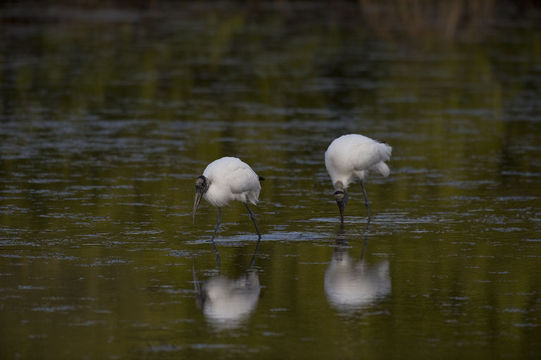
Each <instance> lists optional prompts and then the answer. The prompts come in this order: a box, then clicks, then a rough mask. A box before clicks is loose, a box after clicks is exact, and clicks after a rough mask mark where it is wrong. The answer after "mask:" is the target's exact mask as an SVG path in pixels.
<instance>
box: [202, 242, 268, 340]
mask: <svg viewBox="0 0 541 360" xmlns="http://www.w3.org/2000/svg"><path fill="white" fill-rule="evenodd" d="M213 247H214V250H215V251H216V260H217V264H218V271H219V270H220V260H219V259H220V256H219V254H218V252H217V251H218V250H217V249H216V247H215V246H214V244H213ZM258 248H259V241H258V242H257V245H256V248H255V251H254V254H253V255H252V260H251V261H250V265H249V266H248V270H246V272H245V273H244V274H243V275H242V276H241V277H239V278H237V279H231V278H229V277H227V276H224V275H221V274H219V275H217V276H215V277H212V278H210V279H208V280H206V281H205V282H204V283H203V285H200V283H199V281H198V280H197V276H196V273H195V268H194V269H193V276H194V284H195V289H196V291H197V295H196V303H197V306H198V307H199V308H201V309H202V310H203V314H204V315H205V317H206V319H207V320H208V321H209V323H210V324H211V325H213V326H214V327H215V328H216V329H218V330H221V329H231V328H235V327H238V326H240V325H241V324H242V323H243V322H244V321H245V320H247V319H248V318H249V316H250V314H251V313H252V312H253V311H254V310H255V308H256V306H257V302H258V300H259V294H260V292H261V286H260V284H259V275H258V273H257V270H255V269H253V264H254V261H255V256H256V253H257V250H258Z"/></svg>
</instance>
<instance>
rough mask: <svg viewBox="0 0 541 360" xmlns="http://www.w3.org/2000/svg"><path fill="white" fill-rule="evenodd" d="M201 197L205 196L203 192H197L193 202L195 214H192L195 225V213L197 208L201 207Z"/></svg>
mask: <svg viewBox="0 0 541 360" xmlns="http://www.w3.org/2000/svg"><path fill="white" fill-rule="evenodd" d="M201 196H203V193H202V192H201V191H198V190H195V199H194V201H193V214H192V221H193V223H194V224H195V212H196V211H197V207H198V206H199V203H200V202H201Z"/></svg>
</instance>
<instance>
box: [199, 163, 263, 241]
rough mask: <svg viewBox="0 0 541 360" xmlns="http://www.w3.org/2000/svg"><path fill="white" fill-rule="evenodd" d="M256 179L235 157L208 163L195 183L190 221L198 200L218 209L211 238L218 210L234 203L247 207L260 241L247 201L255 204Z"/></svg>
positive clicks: (257, 186) (259, 189)
mask: <svg viewBox="0 0 541 360" xmlns="http://www.w3.org/2000/svg"><path fill="white" fill-rule="evenodd" d="M259 179H260V178H259V176H258V175H257V174H256V173H255V172H254V171H253V170H252V168H251V167H250V166H249V165H248V164H246V163H245V162H243V161H241V160H240V159H238V158H236V157H223V158H221V159H218V160H215V161H213V162H211V163H210V164H209V165H208V166H207V167H206V168H205V171H203V175H201V176H199V177H198V178H197V180H196V181H195V200H194V205H193V220H194V222H195V213H196V211H197V207H198V206H199V202H200V201H201V197H203V198H205V200H206V201H208V202H209V203H210V204H211V205H214V206H216V207H217V208H218V220H217V222H216V226H215V228H214V234H213V235H212V241H214V237H215V236H216V232H217V231H218V227H219V226H220V222H221V208H222V206H225V205H227V204H228V203H229V202H230V201H233V200H237V201H240V202H242V203H244V205H245V206H246V209H248V212H249V214H250V219H252V222H253V223H254V226H255V229H256V232H257V235H258V239H261V234H260V233H259V228H258V227H257V222H256V220H255V216H254V214H253V213H252V210H251V209H250V207H249V206H248V202H250V203H252V204H256V203H257V201H258V199H259V193H260V191H261V184H260V183H259Z"/></svg>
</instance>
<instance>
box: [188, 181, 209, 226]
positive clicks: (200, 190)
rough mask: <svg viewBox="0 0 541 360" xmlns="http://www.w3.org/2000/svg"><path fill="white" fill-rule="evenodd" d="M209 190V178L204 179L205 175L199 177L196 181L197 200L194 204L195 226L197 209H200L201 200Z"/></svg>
mask: <svg viewBox="0 0 541 360" xmlns="http://www.w3.org/2000/svg"><path fill="white" fill-rule="evenodd" d="M208 188H209V184H208V181H207V178H206V177H204V176H203V175H200V176H198V177H197V179H196V180H195V199H194V202H193V215H192V220H193V223H194V224H195V213H196V211H197V208H198V207H199V203H200V202H201V198H202V197H203V195H204V194H205V193H206V192H207V190H208Z"/></svg>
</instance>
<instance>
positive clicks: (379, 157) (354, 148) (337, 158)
mask: <svg viewBox="0 0 541 360" xmlns="http://www.w3.org/2000/svg"><path fill="white" fill-rule="evenodd" d="M391 152H392V147H390V146H389V145H387V144H384V143H380V142H378V141H376V140H373V139H371V138H369V137H366V136H363V135H358V134H349V135H343V136H341V137H339V138H337V139H335V140H333V142H332V143H331V144H330V145H329V148H328V149H327V151H326V152H325V167H326V168H327V171H328V173H329V176H330V177H331V181H332V183H333V186H334V189H335V190H336V191H335V197H336V202H337V204H338V208H339V210H340V215H341V220H342V221H343V211H344V208H345V205H346V203H347V193H346V189H347V188H348V186H349V185H350V184H351V183H352V182H354V181H355V180H357V179H358V180H360V181H361V186H362V188H363V193H364V196H365V204H366V208H367V212H368V218H370V208H369V206H368V197H367V195H366V190H365V188H364V179H365V178H366V175H367V174H368V172H369V171H373V172H377V173H379V174H381V175H383V176H388V175H389V173H390V170H389V167H388V166H387V164H386V163H385V161H388V160H389V159H390V158H391Z"/></svg>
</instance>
